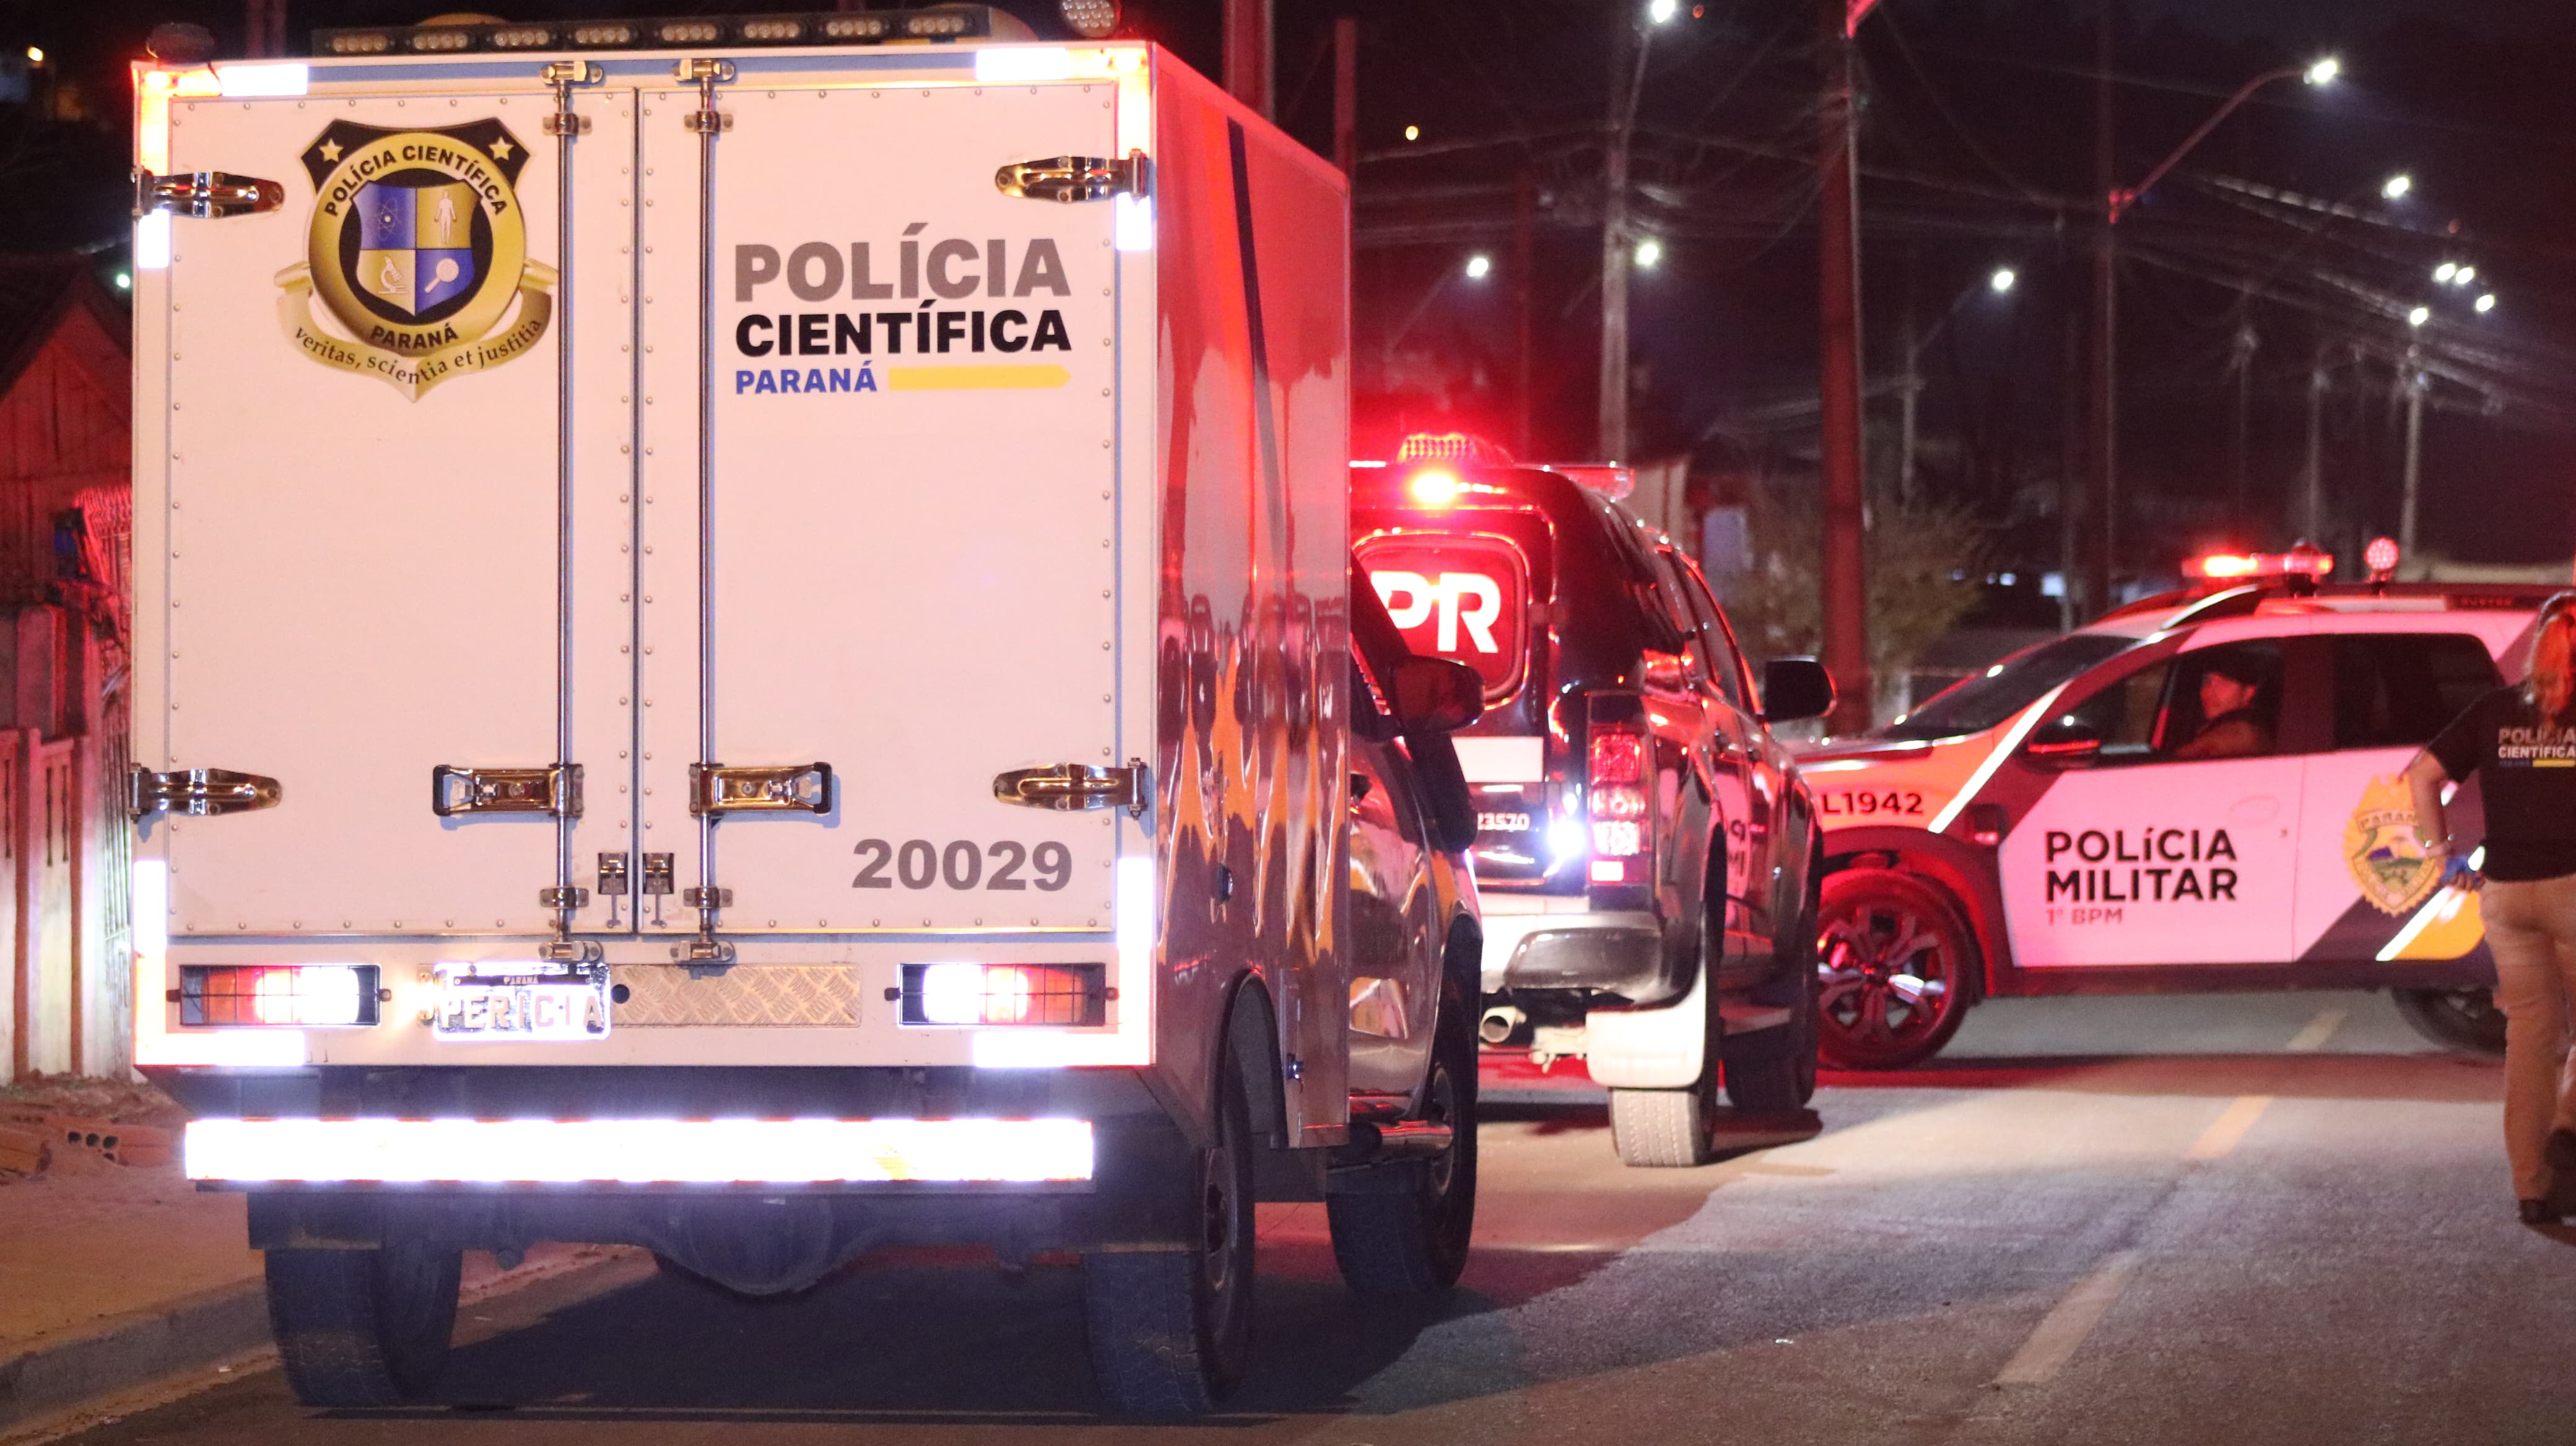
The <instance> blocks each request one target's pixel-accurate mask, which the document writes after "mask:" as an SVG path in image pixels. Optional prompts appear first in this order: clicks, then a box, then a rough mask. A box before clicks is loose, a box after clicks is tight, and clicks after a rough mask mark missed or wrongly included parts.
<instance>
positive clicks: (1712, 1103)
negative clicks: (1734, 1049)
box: [1610, 1071, 1717, 1169]
mask: <svg viewBox="0 0 2576 1446" xmlns="http://www.w3.org/2000/svg"><path fill="white" fill-rule="evenodd" d="M1711 1073H1714V1071H1712V1072H1711ZM1716 1093H1717V1090H1716V1086H1715V1084H1714V1082H1713V1081H1706V1082H1702V1083H1700V1084H1695V1085H1693V1086H1691V1087H1690V1088H1688V1089H1679V1090H1630V1089H1616V1090H1612V1091H1611V1092H1610V1143H1611V1145H1612V1146H1613V1147H1615V1148H1616V1149H1617V1150H1618V1152H1619V1163H1620V1164H1622V1165H1626V1166H1628V1167H1629V1168H1631V1169H1667V1168H1682V1167H1687V1166H1691V1165H1705V1164H1707V1163H1708V1162H1709V1161H1711V1160H1714V1159H1716V1158H1717V1148H1716V1142H1715V1138H1714V1132H1715V1129H1716V1125H1717V1120H1716V1114H1717V1100H1716V1098H1715V1096H1716Z"/></svg>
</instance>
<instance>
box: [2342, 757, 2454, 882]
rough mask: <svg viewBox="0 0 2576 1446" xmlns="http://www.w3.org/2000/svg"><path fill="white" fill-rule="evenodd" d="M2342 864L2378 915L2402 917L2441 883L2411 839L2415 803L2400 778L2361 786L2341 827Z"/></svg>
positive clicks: (2393, 776) (2439, 870) (2435, 867)
mask: <svg viewBox="0 0 2576 1446" xmlns="http://www.w3.org/2000/svg"><path fill="white" fill-rule="evenodd" d="M2343 861H2344V865H2345V867H2347V868H2349V869H2350V870H2352V881H2353V882H2354V883H2356V884H2359V885H2360V886H2361V896H2362V897H2363V898H2365V899H2368V900H2369V901H2370V903H2371V906H2372V907H2373V908H2376V909H2378V910H2379V911H2380V912H2381V913H2383V914H2403V913H2406V912H2407V911H2408V910H2410V909H2413V908H2414V907H2415V906H2416V905H2418V904H2421V903H2423V902H2424V900H2425V899H2427V898H2429V897H2431V896H2432V893H2433V890H2434V889H2435V888H2436V887H2438V886H2439V885H2440V884H2441V882H2442V866H2441V864H2440V863H2439V862H2437V861H2436V860H2434V859H2432V858H2429V857H2427V856H2426V855H2425V853H2424V845H2423V843H2422V841H2421V840H2419V839H2418V838H2417V837H2416V836H2415V800H2414V798H2413V797H2412V796H2411V795H2410V794H2409V793H2408V792H2407V789H2406V780H2405V779H2404V778H2403V777H2402V776H2399V775H2396V774H2390V775H2387V776H2384V777H2379V778H2373V779H2372V780H2370V782H2369V783H2368V784H2367V785H2365V786H2364V787H2363V788H2362V790H2361V802H2360V804H2359V806H2357V807H2355V808H2354V809H2353V811H2352V819H2351V821H2350V822H2348V823H2346V824H2345V825H2344V830H2343Z"/></svg>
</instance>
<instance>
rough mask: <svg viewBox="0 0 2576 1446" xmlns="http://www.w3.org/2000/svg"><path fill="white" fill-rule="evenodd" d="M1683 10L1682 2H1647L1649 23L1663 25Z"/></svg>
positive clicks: (1667, 0)
mask: <svg viewBox="0 0 2576 1446" xmlns="http://www.w3.org/2000/svg"><path fill="white" fill-rule="evenodd" d="M1681 8H1682V7H1681V0H1647V4H1646V20H1647V23H1649V24H1653V25H1661V24H1663V23H1665V22H1666V21H1668V20H1670V19H1672V18H1673V17H1674V16H1675V15H1678V14H1680V13H1681Z"/></svg>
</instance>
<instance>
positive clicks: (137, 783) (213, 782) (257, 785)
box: [125, 763, 281, 822]
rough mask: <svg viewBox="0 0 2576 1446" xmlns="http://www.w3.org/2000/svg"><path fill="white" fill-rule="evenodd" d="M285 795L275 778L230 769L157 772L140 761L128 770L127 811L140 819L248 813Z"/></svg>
mask: <svg viewBox="0 0 2576 1446" xmlns="http://www.w3.org/2000/svg"><path fill="white" fill-rule="evenodd" d="M279 797H281V793H280V790H279V789H278V786H277V780H276V779H274V778H263V777H261V776H260V775H258V774H256V773H235V772H233V771H232V770H231V769H229V768H178V769H173V770H171V771H170V772H168V773H155V772H153V771H152V770H151V769H149V768H146V767H144V766H143V765H142V764H140V763H137V764H134V765H132V767H131V768H130V769H129V770H128V771H127V773H126V794H125V812H126V814H127V816H128V817H130V818H133V819H134V820H135V821H137V822H141V821H142V820H144V819H147V818H150V817H151V816H152V815H154V814H156V813H177V814H185V815H187V816H188V817H190V818H209V817H212V816H213V815H215V814H219V813H248V812H250V811H251V810H252V809H256V808H275V807H277V801H278V799H279Z"/></svg>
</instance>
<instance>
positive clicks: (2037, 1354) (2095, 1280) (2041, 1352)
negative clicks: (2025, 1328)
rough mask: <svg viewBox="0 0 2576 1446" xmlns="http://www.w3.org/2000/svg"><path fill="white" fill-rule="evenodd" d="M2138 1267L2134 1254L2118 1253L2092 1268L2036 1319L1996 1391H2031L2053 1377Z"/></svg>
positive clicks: (2006, 1364) (1997, 1376)
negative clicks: (2006, 1388) (2009, 1388)
mask: <svg viewBox="0 0 2576 1446" xmlns="http://www.w3.org/2000/svg"><path fill="white" fill-rule="evenodd" d="M2137 1268H2138V1252H2136V1251H2134V1250H2123V1251H2121V1252H2120V1253H2119V1254H2117V1255H2114V1256H2112V1257H2111V1258H2109V1259H2108V1260H2105V1261H2103V1262H2102V1263H2101V1264H2100V1265H2097V1266H2095V1267H2093V1273H2092V1274H2090V1275H2087V1276H2085V1277H2084V1278H2083V1279H2082V1280H2079V1281H2077V1282H2075V1288H2074V1289H2072V1290H2069V1291H2068V1292H2066V1295H2065V1298H2064V1299H2061V1300H2060V1301H2058V1302H2057V1305H2056V1306H2055V1308H2053V1309H2051V1310H2050V1311H2049V1313H2048V1314H2047V1315H2045V1316H2043V1317H2041V1318H2040V1322H2039V1325H2038V1326H2037V1327H2036V1328H2035V1329H2033V1330H2032V1331H2031V1333H2030V1339H2028V1340H2026V1341H2023V1342H2022V1343H2021V1349H2020V1350H2017V1351H2015V1352H2013V1358H2012V1359H2011V1360H2009V1361H2006V1362H2004V1368H2003V1369H2002V1370H2000V1371H1997V1372H1996V1373H1995V1384H1996V1385H1998V1386H2035V1385H2038V1384H2040V1383H2041V1382H2043V1381H2045V1380H2047V1379H2049V1378H2050V1377H2051V1376H2054V1375H2056V1374H2057V1373H2058V1372H2059V1371H2060V1370H2062V1369H2064V1368H2065V1366H2066V1363H2067V1362H2068V1361H2070V1360H2073V1359H2074V1358H2075V1352H2076V1351H2077V1350H2078V1349H2079V1348H2081V1347H2082V1346H2083V1344H2084V1338H2085V1337H2087V1336H2089V1335H2091V1334H2093V1328H2094V1327H2095V1326H2098V1325H2100V1324H2101V1323H2102V1317H2103V1316H2104V1315H2105V1314H2106V1313H2108V1312H2109V1311H2110V1309H2111V1305H2112V1303H2113V1302H2114V1301H2117V1300H2118V1299H2119V1298H2120V1292H2122V1291H2124V1290H2126V1289H2128V1286H2129V1277H2130V1276H2131V1275H2132V1274H2134V1273H2135V1272H2136V1270H2137Z"/></svg>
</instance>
